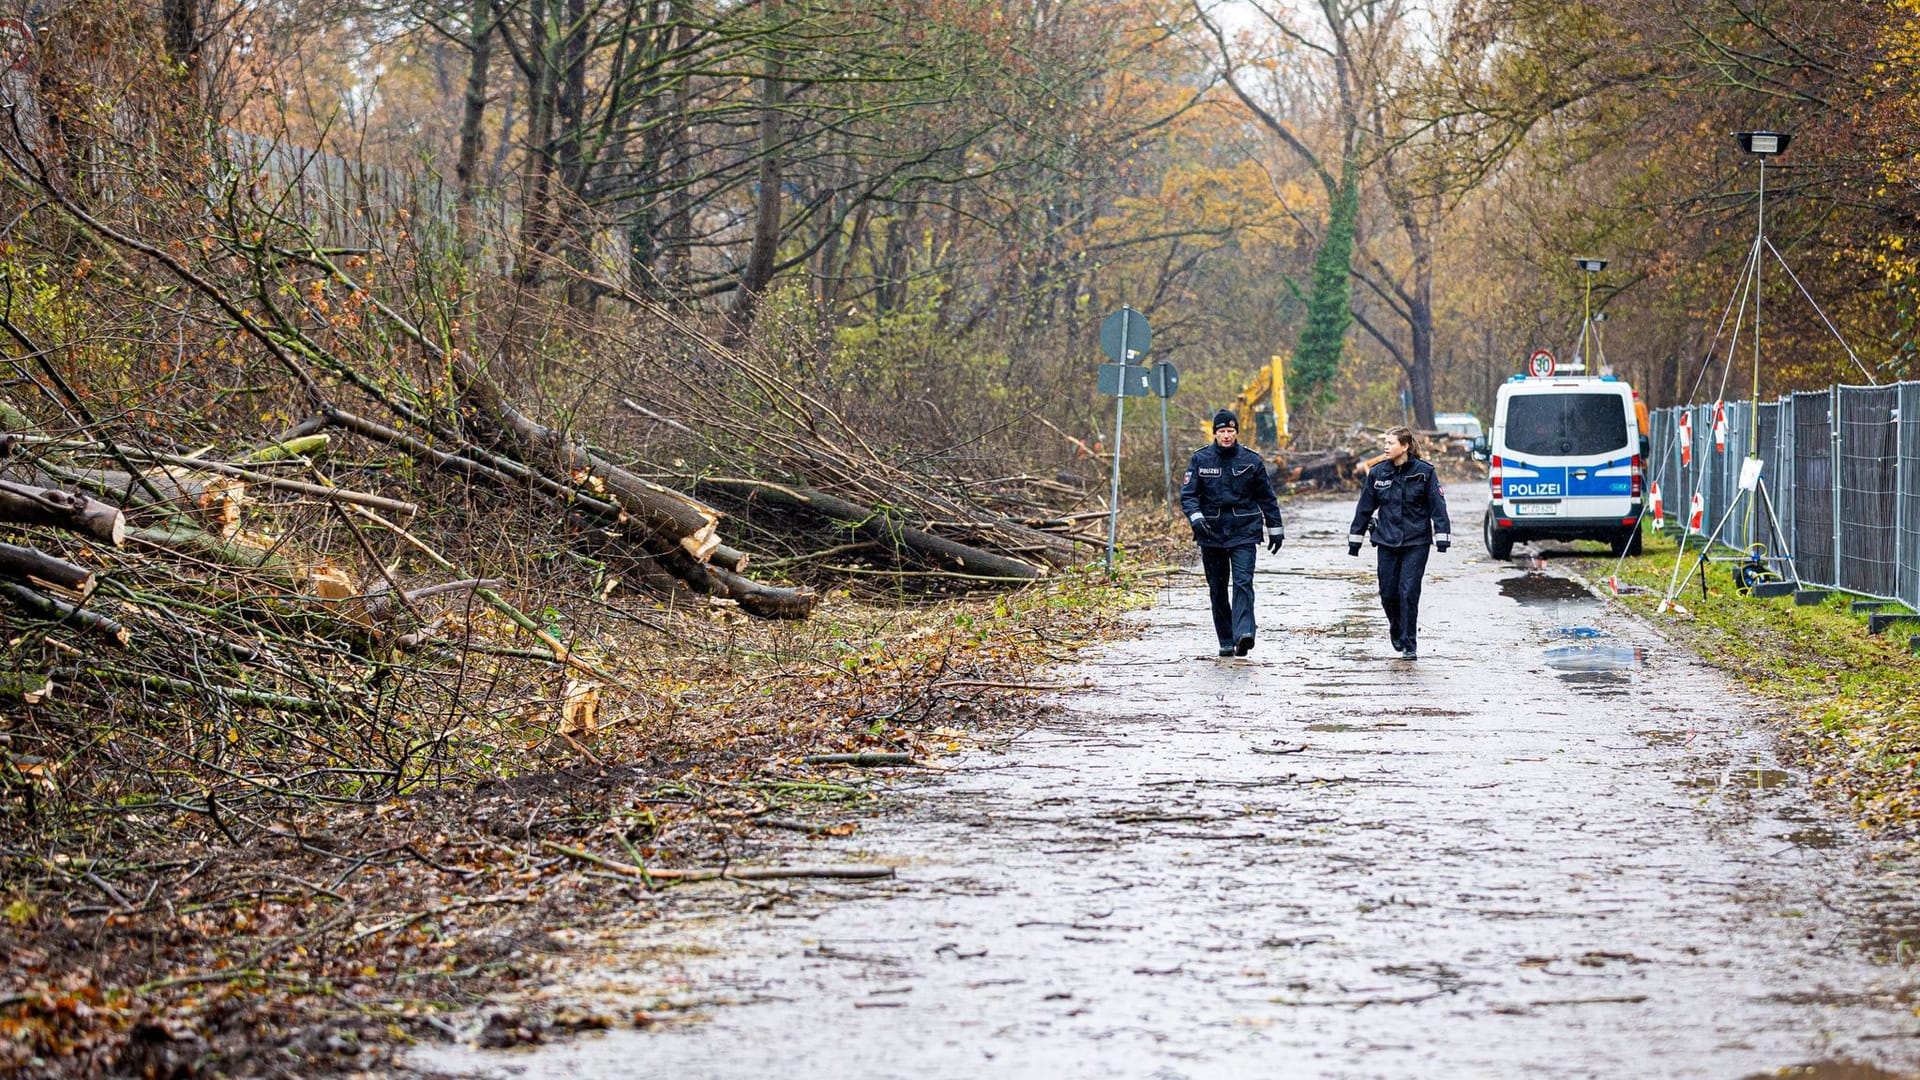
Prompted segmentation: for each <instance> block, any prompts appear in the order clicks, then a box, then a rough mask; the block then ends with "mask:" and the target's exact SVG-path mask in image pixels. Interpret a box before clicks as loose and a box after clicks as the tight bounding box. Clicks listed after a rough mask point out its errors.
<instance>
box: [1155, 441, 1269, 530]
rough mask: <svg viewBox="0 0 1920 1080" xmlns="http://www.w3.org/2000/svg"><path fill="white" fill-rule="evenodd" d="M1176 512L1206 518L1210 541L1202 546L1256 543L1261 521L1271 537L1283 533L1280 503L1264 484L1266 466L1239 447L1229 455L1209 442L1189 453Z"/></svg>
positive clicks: (1196, 517)
mask: <svg viewBox="0 0 1920 1080" xmlns="http://www.w3.org/2000/svg"><path fill="white" fill-rule="evenodd" d="M1180 509H1181V510H1183V511H1185V512H1186V515H1187V520H1189V521H1197V520H1200V519H1203V518H1204V519H1205V520H1206V523H1207V525H1208V527H1209V528H1211V529H1212V530H1213V539H1211V540H1202V541H1200V546H1202V547H1217V548H1236V547H1244V546H1246V545H1248V544H1257V543H1259V542H1260V523H1261V521H1262V520H1264V521H1265V522H1266V524H1267V527H1268V528H1271V529H1272V530H1273V531H1274V532H1283V531H1285V530H1284V529H1283V527H1282V525H1281V522H1280V503H1279V500H1277V499H1275V498H1274V497H1273V485H1272V484H1271V483H1269V482H1268V481H1267V463H1266V462H1265V461H1264V460H1262V459H1261V457H1260V455H1259V454H1257V453H1255V452H1253V451H1252V450H1249V449H1247V448H1246V447H1244V446H1241V445H1240V444H1239V443H1235V444H1234V446H1233V449H1231V450H1222V449H1220V444H1218V443H1208V444H1207V445H1205V446H1203V447H1201V448H1200V449H1198V450H1196V451H1194V452H1193V458H1192V460H1190V461H1188V462H1187V478H1186V480H1185V482H1183V483H1182V484H1181V485H1180Z"/></svg>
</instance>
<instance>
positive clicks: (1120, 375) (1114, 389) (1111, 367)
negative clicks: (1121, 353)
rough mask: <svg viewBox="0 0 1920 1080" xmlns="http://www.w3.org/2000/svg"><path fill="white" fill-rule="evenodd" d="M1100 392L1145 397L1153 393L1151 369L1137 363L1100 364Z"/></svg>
mask: <svg viewBox="0 0 1920 1080" xmlns="http://www.w3.org/2000/svg"><path fill="white" fill-rule="evenodd" d="M1100 392H1101V393H1103V394H1123V395H1125V396H1126V397H1146V396H1147V395H1149V394H1151V393H1153V369H1152V368H1146V367H1141V366H1140V365H1139V364H1101V365H1100Z"/></svg>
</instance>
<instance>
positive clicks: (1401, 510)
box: [1347, 427, 1453, 660]
mask: <svg viewBox="0 0 1920 1080" xmlns="http://www.w3.org/2000/svg"><path fill="white" fill-rule="evenodd" d="M1380 449H1381V450H1382V451H1384V452H1385V453H1386V454H1387V455H1388V457H1387V460H1385V461H1382V462H1380V463H1379V464H1378V465H1375V466H1374V467H1373V468H1371V469H1369V470H1367V479H1366V483H1365V485H1364V486H1363V487H1361V489H1360V505H1359V506H1358V507H1356V508H1355V509H1354V511H1353V527H1352V528H1350V529H1348V530H1347V554H1349V555H1355V556H1357V555H1359V554H1360V542H1361V541H1362V540H1364V539H1366V534H1367V533H1369V532H1371V533H1372V534H1373V546H1374V547H1375V548H1376V549H1378V552H1379V556H1380V606H1381V607H1383V608H1385V609H1386V610H1387V633H1388V636H1389V637H1390V638H1391V639H1392V641H1393V651H1394V652H1397V653H1399V654H1400V655H1401V656H1403V657H1405V658H1406V659H1408V660H1412V659H1415V658H1416V657H1417V656H1418V655H1419V642H1418V640H1417V638H1418V631H1419V627H1420V579H1421V578H1422V577H1423V576H1425V574H1426V572H1427V545H1428V544H1429V543H1431V544H1432V545H1433V546H1434V547H1436V548H1438V549H1440V551H1441V553H1443V554H1444V553H1445V552H1446V550H1447V548H1448V546H1449V545H1450V544H1451V543H1452V541H1453V536H1452V532H1453V528H1452V523H1451V522H1449V521H1448V520H1447V493H1446V491H1444V490H1443V489H1442V488H1441V486H1440V477H1439V476H1437V475H1435V474H1434V471H1433V466H1432V465H1431V464H1429V463H1428V462H1425V461H1422V460H1421V459H1420V448H1419V446H1418V445H1417V444H1416V443H1415V441H1414V437H1413V432H1412V431H1411V430H1409V429H1407V428H1403V427H1397V428H1392V429H1390V430H1388V432H1387V433H1386V434H1385V435H1382V436H1381V437H1380Z"/></svg>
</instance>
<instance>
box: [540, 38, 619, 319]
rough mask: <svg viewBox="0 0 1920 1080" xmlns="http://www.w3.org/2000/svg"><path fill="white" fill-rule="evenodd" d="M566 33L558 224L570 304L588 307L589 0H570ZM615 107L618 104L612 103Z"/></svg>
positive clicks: (559, 136)
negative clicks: (568, 273) (567, 271)
mask: <svg viewBox="0 0 1920 1080" xmlns="http://www.w3.org/2000/svg"><path fill="white" fill-rule="evenodd" d="M566 5H567V6H566V12H567V21H566V34H565V35H564V36H563V37H562V38H561V39H560V54H561V56H562V58H563V62H564V64H565V67H564V68H563V69H562V72H561V77H560V85H559V95H560V100H559V103H558V108H557V110H556V112H557V114H558V119H559V121H560V126H559V130H558V131H557V132H556V133H555V135H556V138H557V139H558V141H559V146H558V147H557V148H556V159H557V160H556V164H557V166H558V169H559V173H560V188H561V192H562V196H563V201H559V202H556V203H555V205H554V217H555V223H556V225H557V226H558V229H559V234H560V245H561V248H562V250H563V251H564V252H565V255H566V260H567V267H568V269H569V270H571V271H572V273H571V274H570V275H569V276H568V278H567V303H568V304H569V305H571V306H573V307H575V308H585V307H587V306H589V305H590V304H592V302H593V288H592V286H590V285H589V284H588V283H587V280H586V278H587V275H588V272H589V271H590V270H591V269H592V266H591V257H590V253H589V250H588V249H589V247H590V245H591V243H592V232H591V229H590V226H589V223H588V221H587V170H588V164H589V163H588V161H587V130H586V122H587V121H586V108H587V54H588V52H589V47H588V45H589V41H588V39H589V37H590V33H589V31H590V29H591V27H590V24H589V21H588V19H587V0H566ZM608 107H609V108H611V107H613V105H612V103H609V106H608Z"/></svg>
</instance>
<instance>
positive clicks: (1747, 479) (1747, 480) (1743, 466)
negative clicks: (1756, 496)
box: [1740, 457, 1761, 491]
mask: <svg viewBox="0 0 1920 1080" xmlns="http://www.w3.org/2000/svg"><path fill="white" fill-rule="evenodd" d="M1760 465H1761V461H1760V459H1759V458H1757V457H1750V458H1748V459H1747V460H1745V461H1743V462H1741V463H1740V490H1741V491H1752V490H1753V489H1754V488H1757V487H1759V486H1760Z"/></svg>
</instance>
